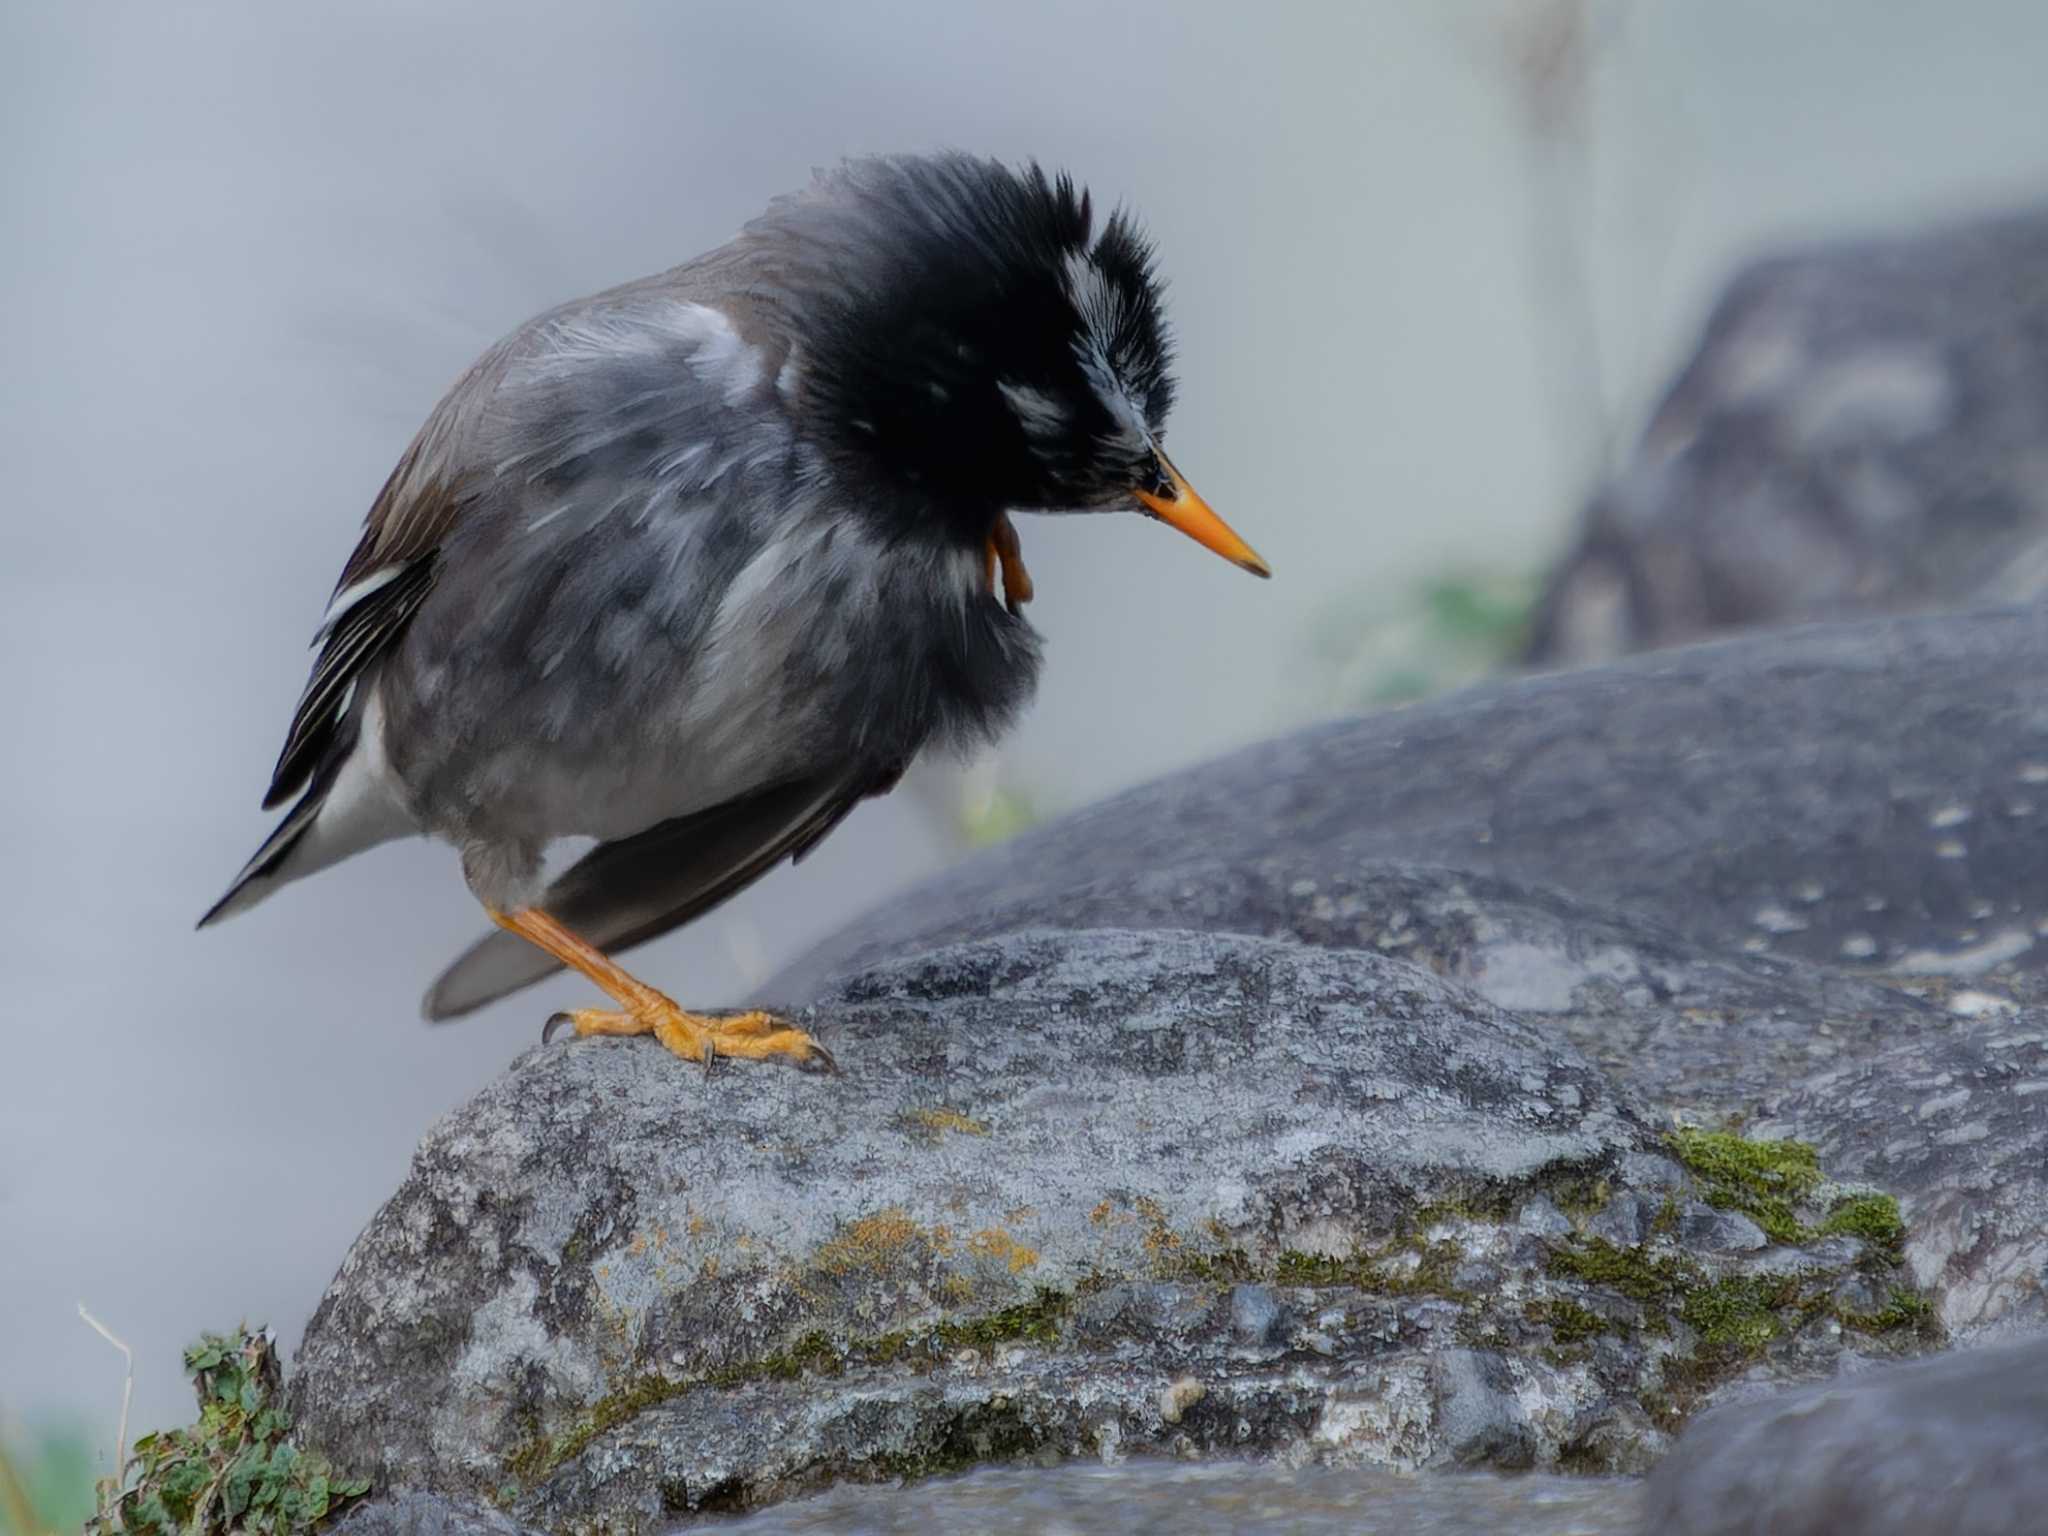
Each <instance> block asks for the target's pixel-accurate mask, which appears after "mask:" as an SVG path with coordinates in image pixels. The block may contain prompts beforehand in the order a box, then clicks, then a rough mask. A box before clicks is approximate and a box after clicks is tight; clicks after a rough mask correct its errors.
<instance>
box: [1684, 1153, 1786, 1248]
mask: <svg viewBox="0 0 2048 1536" xmlns="http://www.w3.org/2000/svg"><path fill="white" fill-rule="evenodd" d="M1667 1144H1668V1145H1669V1146H1670V1148H1671V1151H1672V1153H1673V1155H1674V1156H1676V1157H1677V1158H1678V1160H1679V1161H1680V1162H1681V1163H1683V1164H1685V1166H1686V1168H1687V1169H1688V1170H1689V1171H1690V1172H1691V1173H1692V1175H1693V1177H1694V1178H1696V1179H1698V1180H1699V1182H1700V1186H1701V1193H1702V1195H1703V1196H1704V1197H1705V1199H1706V1201H1707V1203H1708V1204H1710V1205H1717V1206H1719V1207H1721V1209H1723V1210H1728V1211H1740V1212H1742V1213H1743V1214H1744V1215H1745V1216H1747V1217H1749V1218H1750V1220H1752V1221H1754V1222H1755V1223H1756V1224H1757V1225H1758V1226H1760V1227H1762V1228H1763V1229H1764V1231H1765V1233H1766V1234H1768V1235H1769V1237H1770V1238H1771V1240H1772V1241H1774V1242H1779V1243H1797V1242H1800V1241H1802V1240H1803V1239H1804V1237H1805V1234H1806V1227H1805V1225H1804V1223H1802V1222H1801V1221H1800V1219H1799V1215H1798V1209H1799V1207H1800V1206H1801V1205H1802V1204H1803V1203H1805V1201H1806V1200H1807V1198H1808V1197H1809V1196H1811V1195H1812V1193H1813V1191H1814V1190H1815V1189H1816V1188H1817V1187H1818V1186H1819V1184H1820V1159H1819V1157H1818V1156H1817V1155H1816V1154H1815V1152H1814V1150H1813V1148H1812V1147H1811V1146H1809V1145H1808V1144H1807V1143H1805V1142H1803V1141H1745V1140H1743V1138H1742V1137H1740V1136H1736V1135H1731V1134H1730V1133H1729V1132H1726V1131H1702V1130H1696V1129H1693V1128H1691V1127H1686V1128H1683V1129H1680V1130H1677V1131H1673V1132H1672V1133H1671V1135H1670V1137H1669V1138H1668V1139H1667Z"/></svg>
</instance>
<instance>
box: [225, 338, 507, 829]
mask: <svg viewBox="0 0 2048 1536" xmlns="http://www.w3.org/2000/svg"><path fill="white" fill-rule="evenodd" d="M504 351H505V348H504V347H502V346H501V347H498V348H494V349H493V350H492V351H491V352H489V353H487V354H486V355H485V356H484V357H483V358H482V359H481V360H480V361H479V362H478V363H477V364H476V366H475V367H473V368H471V369H470V370H469V372H468V373H466V374H464V375H463V377H462V379H461V380H460V381H459V382H458V383H457V384H456V385H455V387H454V388H453V389H451V390H450V391H449V392H448V393H447V394H446V395H445V396H443V397H442V399H441V402H440V404H439V405H437V406H435V407H434V412H433V414H432V415H431V416H429V417H428V418H427V423H426V425H425V426H423V427H422V428H420V431H419V435H418V436H417V437H415V438H414V439H413V440H412V442H411V444H410V445H409V446H408V447H407V448H406V450H405V453H404V454H403V455H402V456H401V457H400V458H399V461H398V466H397V468H395V469H393V470H392V471H391V476H390V478H389V479H387V480H386V481H385V482H384V488H383V490H381V491H379V492H378V493H377V499H376V500H375V501H374V502H372V503H371V504H370V511H369V515H368V516H367V517H366V518H365V519H364V520H363V535H362V538H361V539H359V540H358V541H357V543H356V547H355V552H354V553H353V554H351V555H350V556H349V558H348V564H346V565H345V566H343V567H342V571H341V579H340V580H339V581H337V582H336V583H335V584H334V595H333V597H332V598H331V599H330V600H329V601H328V604H327V614H326V616H325V617H324V618H323V619H322V620H321V623H320V628H319V629H318V631H316V632H315V634H314V637H313V643H314V644H315V645H318V646H319V647H320V654H319V655H318V657H317V658H315V660H314V662H313V671H312V675H311V676H310V677H308V678H307V679H306V686H305V689H304V691H303V692H301V693H300V695H299V703H298V708H297V709H295V710H294V711H293V713H292V724H291V729H290V730H289V731H287V732H286V733H285V742H284V748H283V750H282V751H280V752H279V753H278V755H277V767H276V768H275V769H273V770H272V772H271V776H270V788H269V790H268V791H267V792H266V793H265V794H264V796H263V808H264V809H265V810H270V809H271V808H273V807H274V806H278V805H281V804H283V803H284V802H285V801H286V800H288V799H290V798H291V797H292V796H293V795H295V794H297V793H298V792H299V791H300V790H301V789H302V788H304V787H305V785H306V783H307V782H308V781H309V780H310V779H311V778H312V777H313V776H314V774H315V773H316V772H318V770H319V769H320V767H321V765H322V764H323V763H324V762H326V761H327V760H328V758H329V757H330V756H331V755H332V753H333V752H334V750H335V749H336V748H337V747H341V748H342V749H343V750H345V749H346V745H347V742H348V740H349V739H351V738H352V734H353V733H352V730H351V729H350V728H349V727H348V726H347V724H346V722H347V720H348V712H349V706H350V704H351V703H352V702H353V701H354V697H355V688H356V684H357V682H358V681H359V680H360V679H361V677H362V676H363V674H364V672H365V671H366V670H367V669H368V668H369V667H370V665H371V664H372V663H373V662H375V661H376V660H377V658H378V657H380V656H382V655H383V654H384V653H385V652H386V651H388V650H389V649H390V648H391V646H392V645H393V644H395V643H396V642H397V640H398V637H399V636H400V635H402V634H403V633H404V632H405V626H406V625H407V624H408V623H409V622H411V620H412V616H413V615H414V614H415V613H416V612H418V611H419V606H420V604H421V603H422V602H424V601H425V600H426V596H427V593H428V591H429V590H430V589H431V588H432V586H433V584H434V566H435V560H436V557H437V555H438V554H439V551H440V548H441V542H442V540H443V539H445V538H446V537H447V536H448V531H449V530H450V529H451V528H453V527H454V526H455V523H456V521H457V519H458V518H459V517H460V516H461V515H462V512H463V510H464V508H465V507H466V506H468V505H469V504H470V503H471V502H472V501H473V500H474V499H475V494H476V492H477V490H478V489H479V487H480V485H481V483H482V481H483V479H484V476H483V474H482V473H481V469H480V466H478V465H476V464H474V463H473V462H471V460H472V457H473V448H472V444H471V441H470V440H471V439H472V438H473V437H474V436H475V435H476V433H475V424H476V421H477V418H478V414H479V410H480V405H481V399H482V396H483V394H484V393H486V392H487V390H488V388H489V386H490V384H491V383H492V382H494V381H495V379H496V377H497V376H498V375H499V373H500V372H501V371H502V368H503V363H504V357H503V353H504Z"/></svg>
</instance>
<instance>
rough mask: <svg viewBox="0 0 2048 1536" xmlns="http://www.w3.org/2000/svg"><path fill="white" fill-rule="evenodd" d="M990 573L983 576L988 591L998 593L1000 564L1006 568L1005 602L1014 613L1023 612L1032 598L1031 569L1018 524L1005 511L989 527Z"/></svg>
mask: <svg viewBox="0 0 2048 1536" xmlns="http://www.w3.org/2000/svg"><path fill="white" fill-rule="evenodd" d="M986 554H987V559H988V574H987V575H986V576H985V577H984V578H983V579H984V581H985V582H986V584H987V587H988V595H989V596H990V597H994V596H995V595H996V568H997V567H998V566H1000V567H1001V568H1002V572H1003V606H1004V607H1006V608H1008V609H1009V610H1010V612H1011V613H1013V614H1014V613H1017V612H1019V611H1020V610H1021V609H1022V608H1023V607H1024V605H1025V604H1026V603H1028V602H1030V601H1031V598H1032V588H1031V573H1030V572H1029V571H1027V570H1025V569H1024V546H1023V545H1022V544H1021V543H1019V542H1018V539H1017V526H1016V524H1014V523H1012V522H1011V521H1010V514H1009V513H1007V512H1005V513H1003V514H1002V515H1001V516H999V517H998V518H997V519H996V523H995V526H994V527H993V528H991V529H989V531H988V547H987V551H986Z"/></svg>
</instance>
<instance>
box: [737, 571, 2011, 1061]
mask: <svg viewBox="0 0 2048 1536" xmlns="http://www.w3.org/2000/svg"><path fill="white" fill-rule="evenodd" d="M2044 673H2048V614H2044V613H2042V612H2038V611H2034V610H2030V609H2017V610H2012V611H2009V612H2001V613H1978V614H1956V615H1945V616H1940V617H1936V618H1929V619H1916V620H1869V621H1863V622H1851V623H1841V624H1832V625H1824V626H1814V627H1811V628H1808V629H1804V630H1800V631H1797V632H1793V633H1786V634H1778V635H1768V636H1756V637H1747V638H1743V639H1739V640H1731V641H1721V642H1716V643H1713V644H1707V645H1700V646H1695V647H1690V648H1687V649H1685V650H1681V651H1673V652H1664V653H1659V654H1656V655H1651V656H1644V657H1638V658H1634V659H1632V660H1630V661H1627V662H1624V663H1621V664H1618V665H1616V666H1613V667H1608V668H1602V669H1598V670H1594V671H1587V672H1579V673H1571V674H1565V675H1561V676H1554V677H1542V678H1532V679H1524V680H1520V681H1516V682H1508V683H1499V684H1492V685H1488V686H1485V687H1482V688H1477V689H1474V690H1472V691H1470V692H1467V693H1463V694H1459V695H1456V696H1454V697H1451V698H1447V699H1441V700H1436V701H1433V702H1431V703H1428V704H1423V705H1417V706H1415V707H1412V708H1408V709H1401V710H1394V711H1389V712H1387V713H1384V714H1379V715H1373V716H1368V717H1366V718H1364V719H1359V720H1350V721H1344V722H1341V723H1337V724H1332V725H1328V726H1323V727H1319V728H1316V729H1311V730H1307V731H1302V732H1299V733H1297V734H1295V735H1292V736H1287V737H1283V738H1281V739H1279V740H1276V741H1271V742H1267V743H1264V744H1262V745H1260V746H1256V747H1251V748H1248V749H1246V750H1245V751H1242V752H1239V753H1236V754H1234V755H1232V756H1230V757H1226V758H1223V759H1221V760H1219V761H1217V762H1214V763H1210V764H1207V765H1205V766H1202V767H1199V768H1195V769H1190V770H1187V771H1185V772H1182V773H1178V774H1175V775H1174V776H1172V777H1171V778H1168V779H1162V780H1160V781H1158V782H1157V783H1154V784H1150V785H1146V786H1143V787H1140V788H1138V789H1134V790H1131V791H1129V792H1127V793H1125V794H1122V795H1118V796H1115V797H1113V798H1112V799H1110V800H1107V801H1105V802H1103V803H1102V804H1100V805H1097V806H1094V807H1091V808H1089V809H1086V810H1083V811H1080V812H1077V813H1075V814H1074V815H1071V816H1068V817H1065V818H1063V819H1061V820H1060V821H1058V822H1055V823H1052V824H1050V825H1047V826H1043V827H1040V828H1037V829H1034V830H1033V831H1031V832H1028V833H1026V834H1025V835H1023V836H1022V837H1019V838H1017V839H1015V840H1014V841H1012V842H1010V843H1008V844H1005V845H1003V846H1002V847H999V848H996V849H991V850H988V851H987V852H984V853H982V854H980V855H977V856H976V857H975V858H973V859H970V860H968V861H967V862H965V863H964V864H962V865H960V866H959V867H958V868H956V869H955V870H952V871H950V872H948V873H947V874H945V875H943V876H941V877H940V878H939V879H937V880H934V881H932V882H930V883H928V884H926V885H924V886H922V887H920V888H919V889H918V890H916V891H914V892H912V893H910V894H909V895H907V896H905V897H902V898H900V899H897V900H895V901H892V902H890V903H888V904H887V905H886V906H884V907H882V908H881V909H879V910H878V911H876V912H875V913H874V914H873V915H871V916H870V917H868V918H867V919H865V920H863V921H860V922H857V923H855V924H853V925H852V926H851V927H849V928H848V929H846V930H844V931H843V932H841V933H840V934H838V935H836V936H834V937H833V938H831V939H828V940H827V941H826V942H824V943H823V944H821V945H820V946H819V947H818V948H817V949H816V950H814V951H813V952H812V953H811V954H810V955H808V956H806V957H805V958H803V959H801V960H799V961H798V962H796V963H795V964H794V965H793V966H792V967H791V968H790V969H789V970H788V971H787V972H786V973H785V974H784V975H783V976H782V977H781V978H780V979H779V980H778V982H776V983H775V984H773V985H772V986H771V987H770V988H769V993H770V995H772V996H777V997H781V998H785V999H792V1000H797V999H802V998H805V997H808V996H812V995H814V994H815V993H816V992H817V991H818V990H819V989H820V988H822V987H824V986H825V985H827V984H828V983H829V982H830V981H831V979H832V978H833V977H834V976H835V975H844V974H849V973H850V972H851V971H854V970H858V969H860V968H861V967H864V966H867V965H871V964H875V963H878V962H880V961H882V960H884V959H888V958H892V957H900V956H901V955H903V954H906V953H910V952H914V951H916V950H918V949H928V948H933V947H936V946H939V945H943V944H950V943H956V942H959V941H960V940H963V939H969V938H981V937H988V936H991V935H994V934H998V933H1007V932H1016V931H1020V930H1022V929H1026V928H1033V927H1061V928H1085V927H1122V928H1147V927H1177V928H1199V929H1211V930H1217V931H1228V932H1238V933H1258V934H1270V935H1287V936H1289V937H1293V938H1297V939H1300V940H1302V941H1303V942H1305V943H1311V944H1321V945H1328V946H1332V947H1342V948H1367V949H1376V950H1379V951H1381V952H1382V953H1387V954H1394V955H1399V956H1402V957H1403V958H1407V959H1411V960H1413V961H1414V962H1415V963H1417V964H1420V965H1425V966H1428V967H1429V968H1431V969H1433V970H1435V971H1437V972H1439V973H1440V974H1443V975H1449V976H1455V977H1458V978H1460V979H1463V980H1466V981H1468V982H1470V983H1471V984H1472V985H1473V986H1475V987H1477V988H1478V989H1479V990H1480V991H1482V992H1483V993H1485V994H1486V995H1488V996H1490V997H1491V998H1493V1000H1494V1001H1496V1002H1498V1003H1500V1004H1502V1005H1503V1006H1506V1007H1513V1008H1516V1009H1520V1010H1524V1011H1530V1012H1555V1013H1569V1012H1576V1011H1580V1010H1582V1009H1585V1008H1587V1007H1593V1008H1598V1009H1600V1010H1601V1011H1603V1012H1612V1011H1614V1010H1616V1009H1627V1008H1631V1007H1637V1006H1641V1005H1644V1004H1652V1003H1665V1004H1676V1005H1678V1006H1681V1007H1684V1006H1691V1007H1696V1008H1698V1009H1701V1010H1711V1011H1713V1012H1715V1013H1717V1014H1721V1013H1745V1014H1747V1013H1764V1012H1768V1011H1769V1010H1773V1009H1779V1008H1784V1009H1788V1010H1793V1011H1799V1012H1805V1011H1809V1010H1810V1009H1811V1006H1812V1001H1813V997H1814V983H1813V980H1812V977H1811V975H1810V973H1804V972H1801V971H1799V970H1798V969H1797V968H1794V967H1785V966H1783V965H1782V964H1780V963H1779V960H1780V958H1781V957H1796V958H1803V959H1806V960H1809V961H1812V962H1814V963H1815V964H1816V965H1819V966H1823V967H1826V968H1828V975H1827V977H1826V981H1825V985H1826V987H1827V989H1828V993H1829V996H1828V1006H1827V1008H1826V1010H1825V1011H1826V1012H1828V1013H1830V1014H1843V1013H1846V1014H1849V1015H1851V1016H1853V1015H1855V1014H1856V1013H1858V1012H1859V1011H1860V1010H1861V1009H1862V1007H1863V1005H1864V1004H1865V1003H1866V1002H1870V1001H1873V1000H1874V1001H1876V1002H1877V1003H1878V1004H1880V1005H1881V1006H1882V1007H1884V1008H1887V1009H1889V1008H1895V1007H1896V1006H1898V1002H1897V994H1896V993H1893V992H1889V991H1888V990H1887V989H1885V988H1884V987H1882V986H1879V985H1874V984H1872V983H1874V982H1875V981H1877V980H1879V979H1881V978H1882V977H1883V976H1884V975H1886V974H1887V973H1896V972H1910V973H1913V974H1916V975H1925V974H1929V973H1944V974H1947V975H1950V976H1958V975H1969V974H1974V973H1980V972H1985V971H1989V970H1991V969H1993V968H1994V967H1998V966H2001V965H2004V966H2018V967H2022V968H2038V967H2040V966H2041V965H2042V964H2043V963H2044V961H2048V943H2042V942H2040V939H2039V934H2040V931H2041V930H2040V929H2039V928H2037V925H2039V924H2043V923H2048V886H2044V884H2043V882H2042V881H2041V879H2040V871H2041V870H2042V869H2043V868H2048V708H2044V706H2043V702H2042V694H2041V690H2040V687H2039V683H2038V680H2039V678H2040V677H2041V676H2043V675H2044ZM1852 941H1855V942H1854V944H1853V952H1851V951H1850V950H1849V949H1845V946H1851V945H1852ZM1845 972H1853V973H1855V974H1844V973H1845ZM1780 1033H1782V1031H1780ZM1828 1044H1829V1042H1828V1041H1826V1040H1825V1039H1823V1040H1821V1041H1820V1042H1818V1046H1817V1047H1816V1048H1819V1049H1825V1048H1826V1047H1827V1046H1828ZM1796 1066H1797V1064H1795V1063H1792V1062H1789V1061H1788V1062H1784V1063H1779V1064H1777V1074H1778V1076H1779V1077H1780V1079H1781V1080H1782V1078H1783V1077H1784V1076H1787V1075H1796V1071H1795V1070H1794V1069H1795V1068H1796Z"/></svg>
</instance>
